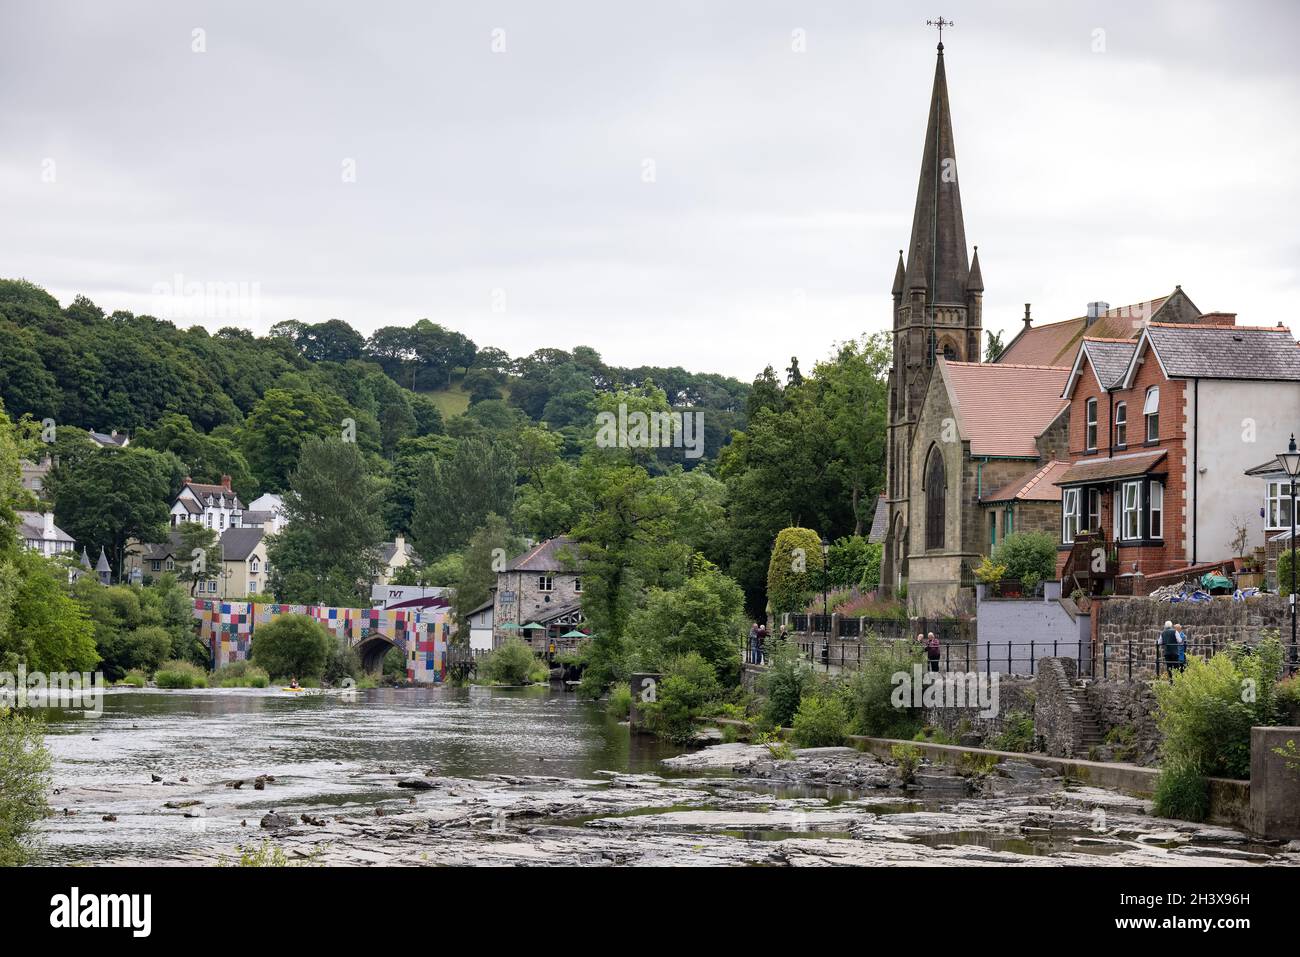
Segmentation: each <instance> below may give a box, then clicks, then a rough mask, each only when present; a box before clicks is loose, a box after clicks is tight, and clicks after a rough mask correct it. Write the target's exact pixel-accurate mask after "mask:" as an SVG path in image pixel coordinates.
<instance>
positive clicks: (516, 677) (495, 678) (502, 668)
mask: <svg viewBox="0 0 1300 957" xmlns="http://www.w3.org/2000/svg"><path fill="white" fill-rule="evenodd" d="M536 660H537V659H536V657H535V656H534V655H533V649H532V648H530V647H529V646H528V644H527V643H526V642H525V641H524V640H523V639H522V638H511V639H509V640H508V641H506V642H505V643H504V644H503V645H502V646H501V647H500V648H498V649H496V650H495V651H493V652H492V653H491V654H490V655H488V656H487V658H486V659H485V660H484V662H483V674H484V675H485V676H486V677H487V679H488V681H490V682H492V683H493V684H499V685H522V684H528V683H529V682H530V681H531V680H532V679H531V674H532V671H533V666H534V663H535V662H536Z"/></svg>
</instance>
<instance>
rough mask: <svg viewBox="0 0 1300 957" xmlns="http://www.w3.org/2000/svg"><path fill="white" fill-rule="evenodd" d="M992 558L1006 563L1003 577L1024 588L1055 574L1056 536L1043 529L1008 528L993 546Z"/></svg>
mask: <svg viewBox="0 0 1300 957" xmlns="http://www.w3.org/2000/svg"><path fill="white" fill-rule="evenodd" d="M993 561H994V562H995V563H997V564H999V565H1005V566H1006V567H1007V571H1006V577H1008V578H1014V579H1015V580H1017V581H1019V582H1021V583H1022V584H1024V586H1025V587H1026V588H1034V587H1036V586H1037V585H1038V583H1039V582H1042V581H1049V580H1051V579H1052V578H1054V577H1055V576H1056V536H1054V535H1051V534H1049V533H1047V532H1012V533H1011V534H1010V535H1008V536H1007V537H1006V538H1004V539H1002V541H1001V542H999V543H998V545H997V547H996V548H995V549H994V550H993Z"/></svg>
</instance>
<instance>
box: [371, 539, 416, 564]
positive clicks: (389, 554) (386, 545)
mask: <svg viewBox="0 0 1300 957" xmlns="http://www.w3.org/2000/svg"><path fill="white" fill-rule="evenodd" d="M402 551H403V553H404V554H407V555H409V554H411V551H412V549H411V544H410V542H403V543H402ZM396 555H397V542H382V543H381V544H380V546H379V558H380V560H381V561H383V563H384V564H385V565H391V564H392V562H393V558H394V557H395V556H396Z"/></svg>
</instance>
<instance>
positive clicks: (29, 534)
mask: <svg viewBox="0 0 1300 957" xmlns="http://www.w3.org/2000/svg"><path fill="white" fill-rule="evenodd" d="M15 514H17V516H18V522H19V526H18V537H19V538H21V539H23V540H24V541H26V540H28V539H40V540H41V541H52V542H70V541H72V536H71V535H69V534H68V533H67V532H65V531H64V530H63V529H61V528H59V526H57V525H55V526H54V537H53V538H51V539H46V537H45V516H44V515H42V514H41V513H40V512H27V511H22V510H18V511H17V512H16V513H15Z"/></svg>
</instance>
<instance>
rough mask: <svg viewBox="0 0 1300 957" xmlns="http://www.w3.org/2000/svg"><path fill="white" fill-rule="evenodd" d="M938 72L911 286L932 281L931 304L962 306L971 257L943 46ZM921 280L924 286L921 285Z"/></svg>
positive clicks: (923, 156) (919, 191) (912, 246)
mask: <svg viewBox="0 0 1300 957" xmlns="http://www.w3.org/2000/svg"><path fill="white" fill-rule="evenodd" d="M938 53H939V55H938V58H937V62H936V64H935V68H934V89H933V91H932V92H931V94H930V120H929V123H928V124H927V126H926V131H925V149H924V150H923V151H922V154H921V177H920V182H919V184H918V186H917V190H916V211H915V213H914V214H913V216H912V241H911V243H910V244H909V247H908V251H909V256H910V258H909V260H908V263H907V276H906V285H907V286H908V288H914V287H919V286H921V285H923V284H924V280H925V279H928V280H929V282H928V291H929V301H930V302H935V303H960V302H964V301H965V299H966V288H967V286H966V282H967V279H968V278H969V274H970V265H969V260H968V259H967V257H966V226H965V223H964V222H963V220H962V214H961V190H960V188H959V186H958V181H957V148H956V144H955V142H954V140H953V135H952V114H951V111H950V110H949V107H948V78H947V74H946V73H945V71H944V65H943V44H942V43H940V44H939V51H938ZM917 279H921V280H922V281H921V282H916V281H915V280H917Z"/></svg>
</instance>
